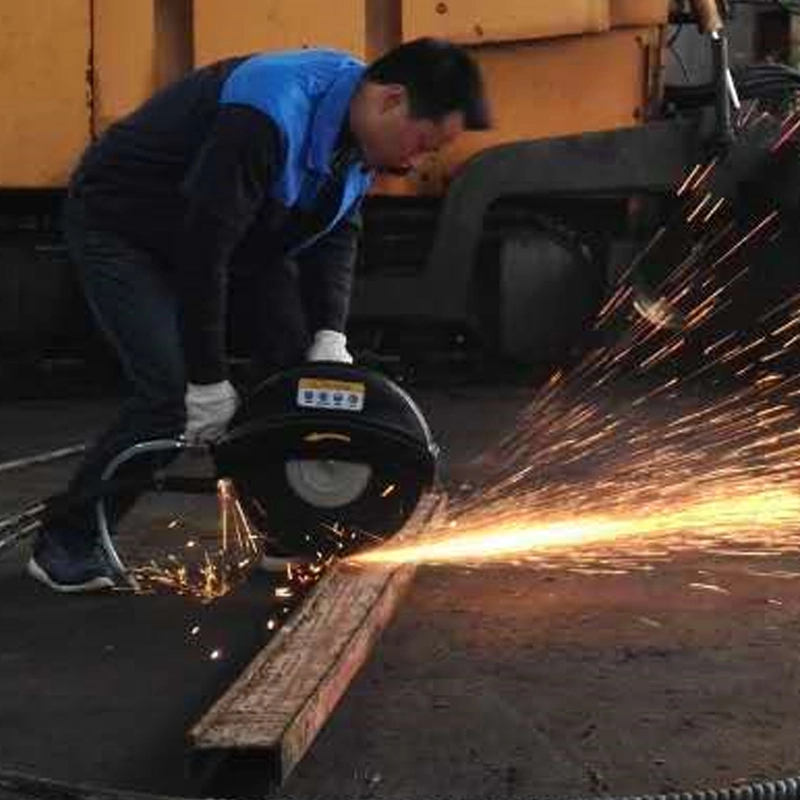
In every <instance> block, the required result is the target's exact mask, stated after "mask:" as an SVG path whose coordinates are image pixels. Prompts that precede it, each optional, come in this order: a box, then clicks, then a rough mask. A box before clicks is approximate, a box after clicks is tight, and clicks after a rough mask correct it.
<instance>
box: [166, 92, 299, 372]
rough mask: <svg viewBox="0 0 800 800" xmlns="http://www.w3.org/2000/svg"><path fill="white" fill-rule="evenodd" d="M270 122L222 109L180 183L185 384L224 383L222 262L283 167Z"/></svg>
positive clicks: (238, 109)
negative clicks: (183, 200) (182, 197)
mask: <svg viewBox="0 0 800 800" xmlns="http://www.w3.org/2000/svg"><path fill="white" fill-rule="evenodd" d="M283 158H284V153H283V142H282V138H281V135H280V132H279V130H278V128H277V126H276V125H275V123H274V122H273V121H272V120H271V119H270V118H269V117H268V116H266V115H265V114H262V113H261V112H260V111H257V110H256V109H253V108H250V107H248V106H237V105H230V106H222V107H221V108H220V111H219V113H218V116H217V119H216V121H215V124H214V126H213V128H212V130H211V132H210V133H209V135H208V137H207V139H206V141H205V143H204V145H203V147H202V148H201V150H200V152H199V154H198V156H197V158H196V159H195V161H194V163H193V164H192V166H191V167H190V169H189V171H188V173H187V175H186V179H185V180H184V184H183V187H182V189H183V193H184V195H185V197H186V200H187V211H186V216H185V218H184V220H183V226H182V229H181V230H180V231H179V232H178V240H177V249H176V261H177V283H178V308H179V315H178V316H179V321H180V329H181V338H182V342H183V348H184V356H185V359H186V368H187V375H188V379H189V381H190V382H192V383H215V382H217V381H221V380H223V379H224V378H225V377H226V359H225V332H226V318H227V277H228V262H229V261H230V258H231V256H232V254H233V251H234V249H235V248H236V245H237V244H238V243H239V241H240V240H241V239H242V237H243V236H244V234H245V232H246V231H247V229H248V227H249V226H250V224H251V223H252V221H253V218H254V216H255V215H256V213H257V212H258V209H259V207H260V206H261V204H262V202H263V200H264V195H265V193H266V190H267V187H268V186H269V184H270V182H271V181H272V179H273V178H274V176H275V174H276V172H277V171H278V169H279V168H280V165H281V163H282V161H283Z"/></svg>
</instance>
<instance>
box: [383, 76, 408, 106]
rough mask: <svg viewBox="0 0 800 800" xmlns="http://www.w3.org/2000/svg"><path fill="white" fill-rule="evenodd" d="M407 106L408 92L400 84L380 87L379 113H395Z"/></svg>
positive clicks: (388, 84)
mask: <svg viewBox="0 0 800 800" xmlns="http://www.w3.org/2000/svg"><path fill="white" fill-rule="evenodd" d="M407 105H408V90H407V89H406V87H405V86H403V84H402V83H387V84H384V85H383V86H381V111H383V112H386V111H395V110H396V109H398V108H401V107H405V106H407Z"/></svg>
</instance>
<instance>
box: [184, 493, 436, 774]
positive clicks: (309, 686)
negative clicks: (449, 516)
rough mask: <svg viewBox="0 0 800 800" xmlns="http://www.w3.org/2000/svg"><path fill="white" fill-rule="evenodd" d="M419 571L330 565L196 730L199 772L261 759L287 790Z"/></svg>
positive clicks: (423, 511) (422, 513)
mask: <svg viewBox="0 0 800 800" xmlns="http://www.w3.org/2000/svg"><path fill="white" fill-rule="evenodd" d="M443 505H444V504H443V499H442V498H440V497H429V498H426V499H423V501H422V502H421V503H420V505H419V507H418V508H417V510H416V512H415V514H414V515H413V517H412V519H411V520H410V522H409V524H408V525H407V526H406V528H405V530H404V531H403V532H402V534H401V535H403V536H404V537H407V536H412V535H414V534H415V533H416V532H418V531H420V530H422V529H423V528H425V527H426V526H427V525H429V524H430V523H431V521H432V520H433V519H434V518H435V516H436V515H437V514H439V513H441V511H442V509H443ZM414 571H415V567H414V566H410V565H405V566H401V567H369V568H358V567H353V566H348V565H346V564H338V565H336V566H335V567H333V568H332V569H331V570H330V571H329V572H328V573H327V574H326V575H325V576H324V577H323V579H322V580H321V581H320V582H319V584H318V585H317V586H316V588H315V589H314V591H313V592H312V593H311V594H310V595H309V597H308V598H307V599H306V601H305V602H304V603H303V605H302V606H301V607H300V608H299V609H298V610H297V611H296V612H295V614H294V616H293V617H291V618H290V619H289V621H288V622H287V623H286V624H285V625H284V627H283V628H281V629H280V630H279V631H278V633H277V634H276V635H275V637H274V638H273V639H272V641H271V642H270V643H269V644H268V645H267V646H266V647H265V648H264V650H262V651H261V653H259V654H258V655H257V656H256V658H255V659H254V660H253V661H252V662H251V663H250V665H249V666H248V667H247V668H246V669H245V671H244V672H243V673H242V675H241V676H240V677H239V678H238V679H237V681H236V682H235V683H234V684H233V685H232V686H231V687H230V688H229V689H228V691H227V692H226V693H225V694H224V695H223V696H222V697H221V698H220V699H219V700H218V701H217V703H216V704H215V705H214V706H213V707H212V708H211V710H210V711H209V712H208V713H207V714H206V715H205V717H203V719H202V720H201V721H200V722H199V723H198V724H197V725H196V726H195V727H194V728H193V729H192V730H191V732H190V734H189V739H190V743H191V747H192V748H193V759H192V761H193V763H194V764H195V766H196V767H197V768H199V769H204V768H208V766H209V765H210V766H211V767H212V768H213V767H214V766H216V765H217V764H218V763H219V762H220V761H221V760H223V759H225V758H230V757H235V756H238V757H240V758H242V760H243V761H244V760H246V761H247V762H248V763H249V764H250V765H252V763H253V760H254V759H255V760H256V761H257V762H262V763H263V768H264V771H265V772H269V773H271V774H270V775H269V776H268V777H270V778H271V779H272V780H274V781H275V782H276V783H283V781H285V780H286V778H287V777H288V776H289V774H290V773H291V772H292V770H293V769H294V768H295V766H297V764H298V762H299V761H300V759H301V758H302V757H303V755H304V754H305V753H306V751H307V750H308V748H309V747H310V746H311V743H312V742H313V741H314V739H315V737H316V736H317V734H318V733H319V731H320V730H321V729H322V727H323V725H324V724H325V722H326V721H327V720H328V718H329V717H330V716H331V714H332V713H333V710H334V708H335V707H336V705H337V703H338V702H339V700H340V699H341V698H342V696H343V695H344V693H345V691H346V690H347V687H348V686H349V685H350V682H351V681H352V680H353V678H354V677H355V676H356V674H357V673H358V671H359V669H360V668H361V667H362V665H363V664H364V662H365V661H366V660H367V658H368V656H369V654H370V652H371V650H372V648H373V646H374V645H375V642H376V641H377V639H378V637H379V636H380V633H381V632H382V631H383V629H384V628H385V627H386V625H387V623H388V622H389V620H390V619H391V616H392V614H393V613H394V611H395V609H396V608H397V606H398V604H399V602H400V599H401V598H402V596H403V593H404V592H405V590H406V589H407V588H408V586H409V584H410V583H411V580H412V578H413V576H414Z"/></svg>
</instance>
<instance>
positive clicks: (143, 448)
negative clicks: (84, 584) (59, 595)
mask: <svg viewBox="0 0 800 800" xmlns="http://www.w3.org/2000/svg"><path fill="white" fill-rule="evenodd" d="M189 449H194V450H203V451H207V449H208V448H207V447H206V446H205V445H192V444H189V443H188V442H187V441H186V440H185V439H154V440H153V441H150V442H139V443H138V444H135V445H132V446H131V447H129V448H128V449H127V450H123V451H122V452H121V453H119V454H118V455H117V456H116V457H115V458H113V459H112V460H111V461H110V462H109V463H108V465H107V466H106V468H105V469H104V470H103V474H102V477H101V481H102V483H106V482H110V481H111V479H112V478H113V477H114V473H115V472H116V471H117V470H118V469H119V468H120V467H121V466H123V464H126V463H127V462H128V461H130V460H131V459H133V458H135V457H136V456H140V455H142V454H144V453H163V452H167V451H170V450H173V451H174V450H189ZM95 514H96V516H97V527H98V530H99V532H100V544H101V546H102V548H103V550H104V551H105V554H106V556H107V557H108V560H109V562H110V563H111V566H112V567H113V568H114V571H115V572H116V573H118V574H119V575H120V576H122V577H123V578H125V579H126V580H127V581H128V582H132V579H131V576H130V575H129V574H128V571H127V569H126V568H125V565H124V564H123V562H122V559H121V558H120V557H119V554H118V553H117V550H116V548H115V547H114V541H113V538H112V536H111V530H110V528H109V525H108V515H107V514H106V497H105V496H104V495H103V494H100V496H99V497H98V498H97V501H96V502H95ZM134 583H135V582H134Z"/></svg>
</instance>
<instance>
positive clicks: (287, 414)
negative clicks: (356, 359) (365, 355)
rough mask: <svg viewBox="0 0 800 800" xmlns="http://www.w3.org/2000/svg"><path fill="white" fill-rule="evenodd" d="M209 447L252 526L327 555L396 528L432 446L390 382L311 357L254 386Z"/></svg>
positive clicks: (431, 464) (419, 484) (425, 474)
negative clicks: (220, 436) (222, 434)
mask: <svg viewBox="0 0 800 800" xmlns="http://www.w3.org/2000/svg"><path fill="white" fill-rule="evenodd" d="M213 453H214V459H215V461H216V464H217V469H218V472H219V474H220V475H225V476H227V477H230V478H232V479H233V482H234V485H235V486H236V487H237V490H238V492H239V495H240V497H241V499H242V501H243V503H244V506H245V510H246V511H247V514H248V517H249V518H250V520H251V521H252V522H253V523H254V524H255V526H256V527H257V528H258V529H259V530H263V531H265V532H267V534H268V536H269V537H270V538H272V539H274V540H275V541H276V543H277V544H278V546H279V547H280V548H281V549H282V550H286V551H288V552H290V553H291V554H293V555H294V554H301V555H304V556H316V555H318V554H322V555H323V556H327V555H336V554H338V553H339V552H341V551H342V550H347V551H351V550H353V549H355V548H358V547H360V546H364V545H368V544H370V543H374V542H375V541H376V540H381V539H384V538H386V537H387V536H390V535H392V534H393V533H396V532H397V531H398V530H400V528H402V526H403V524H404V523H405V521H406V520H407V519H408V518H409V516H410V515H411V513H412V512H413V511H414V508H415V507H416V505H417V502H418V501H419V499H420V497H421V496H422V494H423V492H425V491H426V490H427V489H430V488H431V486H432V485H433V481H434V478H435V473H436V458H437V454H438V448H437V446H436V445H435V444H434V442H433V439H432V437H431V433H430V429H429V428H428V425H427V423H426V421H425V419H424V417H423V416H422V413H421V412H420V410H419V408H418V407H417V406H416V404H415V403H414V401H413V400H412V399H411V398H410V397H409V396H408V394H406V393H405V392H404V391H403V390H402V389H401V388H400V387H399V386H397V384H395V383H394V382H392V381H390V380H388V379H387V378H385V377H383V376H381V375H378V374H377V373H374V372H370V371H367V370H364V369H361V368H359V367H354V366H349V365H344V364H332V363H317V364H313V365H304V366H301V367H297V368H295V369H292V370H289V371H287V372H283V373H280V374H278V375H276V376H274V377H273V378H271V379H269V380H268V381H266V382H265V383H264V384H262V385H261V387H259V389H258V390H257V391H256V392H255V394H254V395H253V396H252V397H251V398H250V399H249V401H248V402H247V403H246V404H245V406H244V407H243V408H242V409H241V411H240V412H239V413H238V414H237V416H236V417H235V418H234V420H233V423H232V425H231V430H230V432H229V433H228V435H227V436H226V437H225V438H224V439H223V440H222V441H221V442H220V443H219V444H218V445H216V446H215V447H214V449H213Z"/></svg>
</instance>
